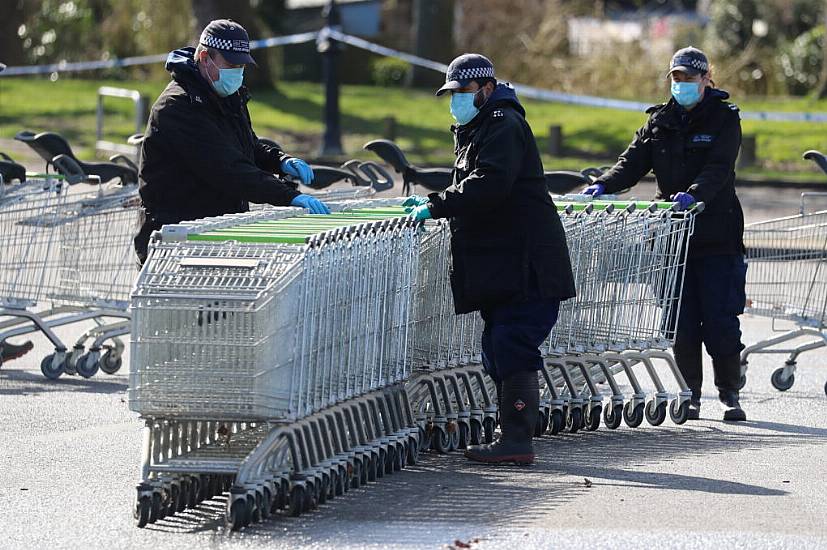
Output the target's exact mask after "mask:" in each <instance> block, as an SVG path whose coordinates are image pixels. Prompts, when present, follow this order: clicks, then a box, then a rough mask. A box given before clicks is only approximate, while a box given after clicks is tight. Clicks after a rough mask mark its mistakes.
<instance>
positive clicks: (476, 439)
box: [469, 418, 482, 445]
mask: <svg viewBox="0 0 827 550" xmlns="http://www.w3.org/2000/svg"><path fill="white" fill-rule="evenodd" d="M469 442H470V444H471V445H479V444H480V443H482V422H480V421H479V420H477V419H475V418H474V419H471V433H470V436H469Z"/></svg>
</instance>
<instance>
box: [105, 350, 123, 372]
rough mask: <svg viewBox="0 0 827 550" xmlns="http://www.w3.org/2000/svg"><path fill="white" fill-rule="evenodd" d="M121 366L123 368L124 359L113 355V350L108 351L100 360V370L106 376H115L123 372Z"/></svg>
mask: <svg viewBox="0 0 827 550" xmlns="http://www.w3.org/2000/svg"><path fill="white" fill-rule="evenodd" d="M121 366H123V358H122V357H121V356H120V355H115V354H114V353H112V350H111V349H108V350H106V351H105V352H104V354H103V355H102V356H101V358H100V369H101V370H102V371H103V372H105V373H106V374H115V373H116V372H118V371H119V370H121Z"/></svg>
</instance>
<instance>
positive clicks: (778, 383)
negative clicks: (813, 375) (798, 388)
mask: <svg viewBox="0 0 827 550" xmlns="http://www.w3.org/2000/svg"><path fill="white" fill-rule="evenodd" d="M770 383H771V384H772V387H773V388H775V389H777V390H778V391H787V390H788V389H790V388H792V387H793V384H795V373H794V372H791V373H790V375H789V376H787V377H786V378H785V377H784V367H781V368H779V369H775V370H774V371H772V376H770Z"/></svg>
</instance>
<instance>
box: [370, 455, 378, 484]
mask: <svg viewBox="0 0 827 550" xmlns="http://www.w3.org/2000/svg"><path fill="white" fill-rule="evenodd" d="M378 470H379V459H377V458H376V456H375V455H373V454H371V456H370V459H369V460H368V471H367V474H368V481H376V480H377V479H378V478H379V472H378Z"/></svg>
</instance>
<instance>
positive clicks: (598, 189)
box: [580, 183, 606, 197]
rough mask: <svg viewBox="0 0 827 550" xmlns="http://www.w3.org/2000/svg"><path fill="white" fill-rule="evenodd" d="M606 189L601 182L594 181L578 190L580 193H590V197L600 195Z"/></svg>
mask: <svg viewBox="0 0 827 550" xmlns="http://www.w3.org/2000/svg"><path fill="white" fill-rule="evenodd" d="M605 190H606V186H605V185H603V184H602V183H595V184H593V185H589V186H588V187H586V188H585V189H583V190H582V191H580V194H581V195H591V196H592V197H597V196H599V195H602V194H603V192H604V191H605Z"/></svg>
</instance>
